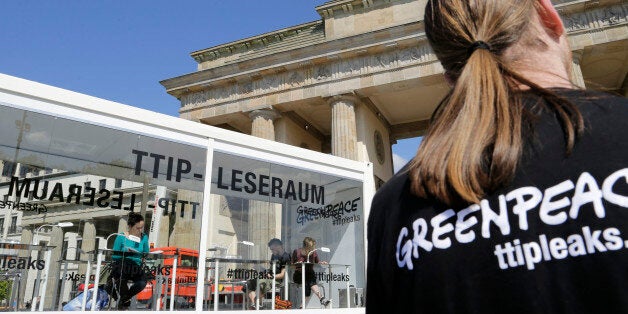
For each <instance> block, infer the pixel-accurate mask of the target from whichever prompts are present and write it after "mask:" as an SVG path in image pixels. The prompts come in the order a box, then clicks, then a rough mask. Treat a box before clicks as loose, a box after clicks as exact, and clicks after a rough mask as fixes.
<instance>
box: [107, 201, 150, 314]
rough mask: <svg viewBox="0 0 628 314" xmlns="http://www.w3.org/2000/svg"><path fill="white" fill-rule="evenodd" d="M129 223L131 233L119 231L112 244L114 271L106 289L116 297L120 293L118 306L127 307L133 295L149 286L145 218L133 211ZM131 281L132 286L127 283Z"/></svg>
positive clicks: (119, 307) (120, 307)
mask: <svg viewBox="0 0 628 314" xmlns="http://www.w3.org/2000/svg"><path fill="white" fill-rule="evenodd" d="M127 223H128V227H129V230H128V232H125V233H124V234H119V235H118V236H117V237H116V240H115V242H114V244H113V251H114V255H113V256H112V260H113V262H112V265H111V267H112V270H111V274H110V275H109V280H108V281H107V284H108V287H107V291H108V292H109V294H111V295H112V297H113V298H114V299H115V298H116V297H117V295H116V293H115V292H114V291H118V292H119V293H120V299H119V300H118V309H127V308H128V307H129V306H130V305H131V298H133V296H135V295H136V294H138V293H139V292H140V291H142V290H143V289H144V287H146V273H145V272H144V268H143V265H142V264H143V257H144V254H145V253H148V252H149V246H148V236H147V235H146V234H144V217H142V215H140V214H138V213H135V212H130V213H129V218H128V220H127ZM112 279H113V280H115V282H114V281H112ZM129 280H130V281H132V282H133V284H132V285H131V287H130V288H129V287H128V286H127V281H129ZM114 285H115V287H114Z"/></svg>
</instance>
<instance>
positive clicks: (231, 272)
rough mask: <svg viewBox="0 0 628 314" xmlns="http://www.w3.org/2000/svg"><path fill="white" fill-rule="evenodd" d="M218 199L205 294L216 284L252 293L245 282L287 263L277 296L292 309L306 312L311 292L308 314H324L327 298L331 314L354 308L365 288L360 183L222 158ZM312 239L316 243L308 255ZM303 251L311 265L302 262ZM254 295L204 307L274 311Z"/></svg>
mask: <svg viewBox="0 0 628 314" xmlns="http://www.w3.org/2000/svg"><path fill="white" fill-rule="evenodd" d="M212 193H213V194H212V195H211V202H212V206H211V207H210V208H211V209H212V210H211V227H210V230H209V233H210V234H209V235H208V236H209V237H208V239H209V241H208V242H209V246H208V250H209V251H210V253H211V254H210V257H209V259H208V262H209V264H208V281H207V282H206V283H205V286H206V288H205V290H206V291H209V290H211V288H207V287H208V286H210V287H211V286H213V285H214V284H215V283H216V282H217V283H218V287H224V285H225V284H229V285H236V286H238V285H239V286H240V288H237V287H235V288H234V289H246V285H247V283H248V284H249V285H250V282H249V281H248V280H247V279H248V278H247V275H251V274H260V273H264V272H266V273H269V272H270V270H269V269H268V266H269V263H270V261H271V259H276V260H284V259H286V260H287V261H286V262H285V264H286V265H285V267H283V268H282V269H285V276H284V277H283V279H282V280H277V281H276V284H277V285H278V286H279V288H278V290H277V293H278V295H279V296H280V298H281V299H282V300H287V301H290V302H291V303H292V304H293V306H292V307H293V308H299V307H300V306H301V302H302V298H301V295H302V293H301V292H302V291H303V292H306V290H307V291H309V290H311V291H313V294H314V295H315V296H314V297H312V298H309V297H308V298H306V299H305V301H306V308H320V307H321V300H320V298H322V297H325V299H324V300H323V303H325V300H330V299H331V300H332V301H331V304H328V305H327V306H328V307H334V308H338V307H347V300H348V299H351V300H350V302H351V303H350V304H351V305H352V306H353V307H355V306H356V302H354V300H355V298H354V297H355V295H356V294H357V293H356V291H362V289H363V287H364V286H365V278H364V277H365V276H364V269H365V264H364V258H365V256H364V224H363V220H364V211H363V205H362V204H363V202H362V184H361V182H358V181H354V180H349V179H345V178H341V177H337V176H333V175H326V174H322V173H318V172H316V171H312V170H304V169H297V168H292V167H287V166H283V165H278V164H273V163H270V162H266V161H260V160H255V159H251V158H245V157H241V156H235V155H231V154H228V153H222V152H216V153H215V154H214V164H213V170H212ZM306 238H307V239H308V241H309V239H313V240H315V242H316V244H315V246H313V247H311V248H310V247H308V248H306V249H305V250H303V243H304V240H305V239H306ZM273 239H277V240H273ZM273 244H275V245H273ZM271 249H273V251H272V252H271ZM310 249H315V250H313V251H311V252H310V251H309V250H310ZM302 251H304V256H305V259H300V258H299V256H300V255H301V254H300V253H301V252H302ZM308 252H310V253H309V262H311V264H308V265H307V267H306V272H305V276H306V283H307V284H306V285H305V287H303V286H302V285H301V284H300V283H301V282H302V280H301V272H300V267H301V264H298V262H308V256H307V255H308ZM264 265H266V268H264ZM216 269H217V270H216ZM271 270H272V267H271ZM277 272H281V270H277ZM264 279H267V278H264ZM237 281H242V282H240V283H239V284H238V283H235V282H237ZM350 286H351V290H350V293H349V295H350V296H351V298H347V289H349V288H350ZM356 287H357V289H356ZM208 289H209V290H208ZM317 291H318V292H319V293H316V292H317ZM307 294H308V295H309V292H308V293H307ZM341 295H342V296H343V298H341ZM254 296H258V297H259V298H257V299H253V298H250V299H249V298H244V299H239V298H226V297H224V298H223V297H220V298H219V299H218V300H219V302H218V304H214V303H213V302H211V301H210V300H205V303H207V305H206V306H205V308H208V309H214V308H218V309H227V310H229V309H231V307H232V305H233V302H236V303H237V302H244V303H247V304H245V305H246V306H249V307H251V305H256V304H257V302H260V304H262V306H263V309H270V308H271V307H272V300H271V301H269V300H268V296H267V295H258V294H254ZM247 297H248V296H247ZM258 300H259V301H258ZM225 302H226V303H225ZM230 302H231V304H229V303H230ZM205 303H204V304H205ZM277 304H280V305H281V304H283V303H277ZM359 304H360V303H358V305H359ZM257 306H259V305H257ZM237 308H240V304H237V305H236V306H234V309H237Z"/></svg>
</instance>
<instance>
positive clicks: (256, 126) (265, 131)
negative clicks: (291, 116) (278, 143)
mask: <svg viewBox="0 0 628 314" xmlns="http://www.w3.org/2000/svg"><path fill="white" fill-rule="evenodd" d="M249 118H251V121H252V122H253V124H252V127H251V135H253V136H257V137H261V138H265V139H267V140H273V141H274V140H275V124H274V123H273V121H274V120H275V119H277V118H279V113H278V112H277V111H275V110H273V109H258V110H253V111H251V112H250V113H249Z"/></svg>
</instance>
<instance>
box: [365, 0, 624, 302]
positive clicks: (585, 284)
mask: <svg viewBox="0 0 628 314" xmlns="http://www.w3.org/2000/svg"><path fill="white" fill-rule="evenodd" d="M425 32H426V35H427V38H428V40H429V42H430V44H431V45H432V47H433V49H434V52H435V53H436V56H437V57H438V59H439V60H440V62H441V64H442V65H443V68H444V69H445V75H446V78H447V80H448V81H449V83H450V84H451V87H452V88H451V91H450V92H449V94H448V95H447V96H446V97H445V99H444V100H443V101H442V102H441V104H440V105H439V107H438V108H437V110H436V112H435V113H434V115H433V117H432V121H431V124H430V127H429V130H428V132H427V135H426V136H425V138H424V139H423V143H422V144H421V147H420V148H419V150H418V152H417V155H416V156H415V157H414V159H413V160H412V161H411V162H410V163H409V165H407V166H406V167H405V168H404V169H403V170H402V171H400V172H399V173H398V174H397V175H395V176H394V177H393V178H392V179H391V180H390V181H389V182H388V183H387V184H385V185H384V186H383V187H382V188H381V189H380V190H379V191H378V193H377V194H376V196H375V198H374V199H373V203H372V209H371V213H370V216H369V221H368V270H367V304H366V309H367V313H369V314H372V313H419V312H420V313H628V280H627V279H628V249H626V246H628V242H626V241H625V240H626V239H628V184H627V183H628V140H626V135H627V131H626V130H627V129H626V123H627V121H628V101H627V100H626V99H625V98H620V97H615V96H612V95H607V94H603V93H598V92H591V91H584V90H579V89H577V88H574V86H573V85H572V84H571V83H570V82H569V79H568V78H569V76H570V75H569V74H570V73H571V69H570V66H571V52H570V48H569V46H568V44H567V38H566V34H565V29H564V27H563V24H562V22H561V19H560V17H559V15H558V13H557V11H556V10H555V9H554V8H553V6H552V4H551V2H550V1H549V0H482V1H480V0H476V1H471V0H430V1H428V2H427V7H426V10H425Z"/></svg>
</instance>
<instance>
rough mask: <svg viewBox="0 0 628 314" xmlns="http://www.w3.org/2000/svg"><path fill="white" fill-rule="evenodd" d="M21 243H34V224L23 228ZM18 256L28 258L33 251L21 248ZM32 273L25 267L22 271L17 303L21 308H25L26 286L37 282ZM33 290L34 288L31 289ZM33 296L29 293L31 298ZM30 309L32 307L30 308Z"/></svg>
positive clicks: (31, 286)
mask: <svg viewBox="0 0 628 314" xmlns="http://www.w3.org/2000/svg"><path fill="white" fill-rule="evenodd" d="M20 243H21V244H33V226H24V227H23V228H22V236H21V237H20ZM17 256H18V257H21V258H26V259H28V257H29V256H31V252H30V250H20V251H19V253H18V254H17ZM34 273H35V272H32V274H34ZM30 274H31V273H29V271H28V269H24V270H22V271H21V274H20V280H19V281H20V285H19V286H20V289H19V293H18V296H17V298H18V299H17V304H18V307H19V308H24V298H25V297H26V296H25V293H26V286H27V284H28V283H29V282H30V283H34V282H35V276H36V275H33V276H32V277H29V275H30ZM30 288H31V289H32V288H33V285H32V284H31V285H30ZM31 291H32V290H31ZM31 297H32V296H31V295H29V298H31ZM28 310H30V309H28Z"/></svg>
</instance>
